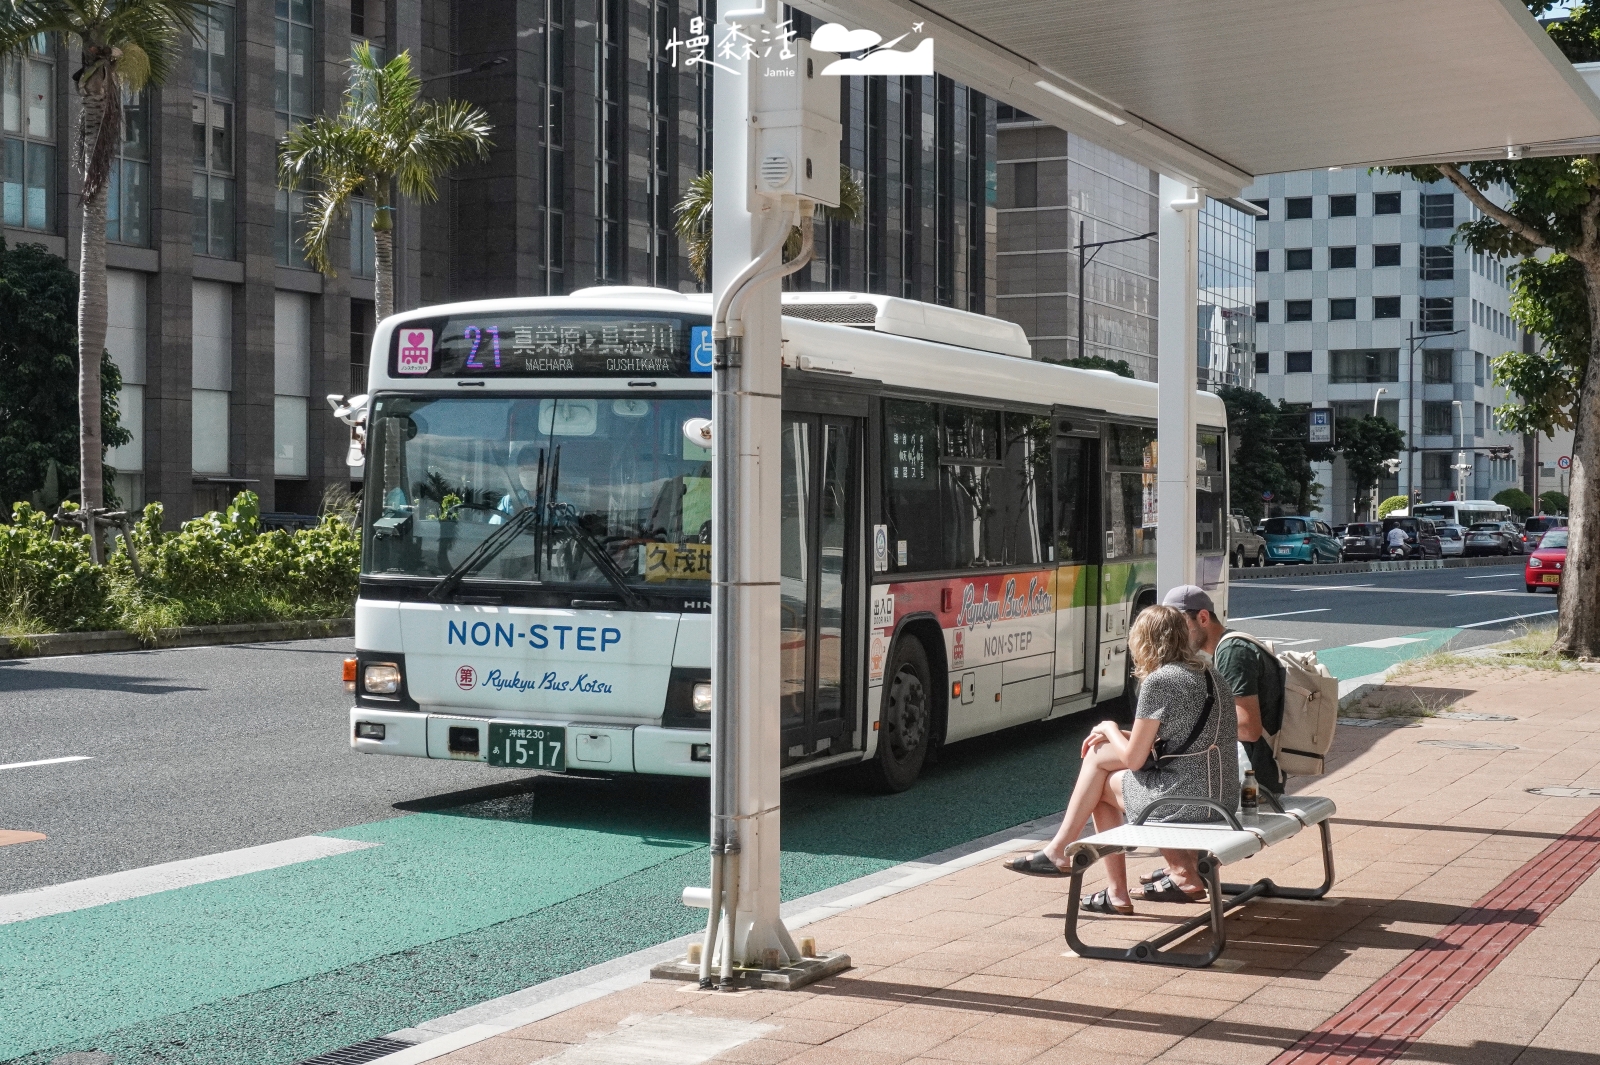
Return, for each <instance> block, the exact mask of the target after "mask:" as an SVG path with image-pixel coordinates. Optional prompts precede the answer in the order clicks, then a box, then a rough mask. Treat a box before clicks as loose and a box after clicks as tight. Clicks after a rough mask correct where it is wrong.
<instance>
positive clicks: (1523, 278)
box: [1397, 0, 1600, 656]
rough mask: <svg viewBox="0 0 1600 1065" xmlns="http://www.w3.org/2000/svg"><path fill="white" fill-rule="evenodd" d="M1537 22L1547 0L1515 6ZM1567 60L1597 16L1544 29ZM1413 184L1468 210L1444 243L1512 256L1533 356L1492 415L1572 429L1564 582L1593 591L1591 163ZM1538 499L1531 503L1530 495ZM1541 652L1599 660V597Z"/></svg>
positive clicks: (1596, 286) (1599, 505) (1596, 495)
mask: <svg viewBox="0 0 1600 1065" xmlns="http://www.w3.org/2000/svg"><path fill="white" fill-rule="evenodd" d="M1524 2H1525V3H1526V4H1527V6H1528V8H1529V10H1530V11H1532V12H1533V13H1534V14H1535V15H1542V14H1544V13H1545V12H1546V11H1548V10H1549V9H1550V8H1551V7H1552V6H1553V5H1552V3H1551V0H1524ZM1547 32H1548V33H1549V35H1550V38H1551V40H1552V41H1554V42H1555V44H1556V46H1557V47H1558V48H1560V49H1561V50H1562V52H1563V54H1565V55H1566V57H1567V58H1568V59H1569V60H1571V61H1572V62H1586V61H1590V60H1593V59H1596V58H1600V10H1597V9H1596V7H1595V6H1594V5H1592V4H1585V5H1582V6H1577V7H1573V8H1572V9H1571V10H1570V11H1569V13H1568V17H1567V18H1566V19H1565V20H1563V21H1561V22H1557V23H1552V24H1551V25H1550V26H1549V28H1548V31H1547ZM1397 172H1400V173H1406V174H1409V175H1411V176H1412V177H1415V178H1416V179H1418V180H1419V181H1426V182H1432V181H1438V180H1440V179H1441V178H1443V179H1446V180H1448V181H1449V182H1450V183H1451V184H1452V185H1454V186H1455V187H1456V188H1457V189H1459V190H1461V192H1462V194H1463V195H1465V196H1466V197H1467V199H1468V200H1470V201H1471V202H1472V204H1473V206H1475V207H1476V208H1477V209H1478V211H1479V212H1480V217H1479V218H1477V219H1476V220H1471V221H1468V222H1467V223H1465V224H1464V225H1461V226H1459V227H1457V230H1456V236H1455V239H1456V240H1457V241H1459V242H1461V243H1464V244H1466V245H1467V246H1468V247H1470V248H1472V249H1474V250H1476V251H1484V252H1489V253H1490V254H1494V255H1510V256H1519V257H1522V258H1523V261H1522V262H1521V263H1520V264H1519V266H1518V267H1517V269H1516V272H1515V277H1514V281H1513V283H1514V285H1515V292H1514V295H1513V299H1512V313H1513V316H1514V317H1515V318H1517V320H1518V321H1520V322H1522V323H1523V324H1524V325H1525V326H1527V327H1528V328H1529V329H1530V330H1532V331H1533V332H1535V333H1537V334H1538V335H1540V336H1541V337H1542V338H1543V339H1544V341H1545V350H1544V351H1542V352H1539V353H1536V354H1534V355H1526V354H1524V353H1521V352H1507V353H1506V354H1504V355H1501V356H1500V357H1499V358H1497V359H1496V360H1495V380H1496V381H1497V382H1498V383H1501V384H1505V385H1507V386H1508V387H1509V388H1511V389H1512V390H1513V391H1514V392H1515V393H1516V395H1517V396H1518V398H1519V401H1518V402H1513V403H1510V404H1508V405H1506V406H1505V407H1502V408H1500V409H1499V410H1497V411H1496V413H1497V414H1498V415H1499V416H1500V419H1501V422H1502V424H1504V425H1506V426H1507V427H1508V428H1510V429H1512V430H1514V431H1519V432H1530V431H1541V432H1549V431H1550V430H1551V429H1552V428H1554V427H1558V426H1559V427H1570V428H1571V429H1572V430H1573V448H1572V480H1571V490H1572V498H1573V505H1572V510H1571V540H1570V544H1571V546H1570V547H1569V548H1568V550H1567V561H1566V578H1565V581H1564V583H1567V584H1569V585H1572V586H1576V587H1579V588H1594V587H1595V586H1596V584H1597V583H1600V358H1595V357H1594V347H1595V344H1596V343H1597V342H1600V319H1597V316H1600V154H1588V155H1572V156H1564V157H1558V158H1543V159H1496V160H1488V161H1476V162H1463V163H1441V164H1439V165H1437V166H1411V167H1400V168H1397ZM1536 256H1537V257H1536ZM1541 501H1542V497H1541ZM1559 611H1560V612H1559V615H1558V621H1557V627H1556V638H1555V641H1554V643H1553V644H1552V650H1554V651H1555V652H1556V653H1557V654H1561V655H1566V656H1597V655H1600V596H1594V595H1563V596H1562V597H1561V602H1560V604H1559Z"/></svg>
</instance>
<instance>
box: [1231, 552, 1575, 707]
mask: <svg viewBox="0 0 1600 1065" xmlns="http://www.w3.org/2000/svg"><path fill="white" fill-rule="evenodd" d="M1282 572H1283V573H1284V576H1281V577H1272V578H1267V579H1261V580H1248V581H1235V582H1234V583H1233V585H1232V587H1231V588H1230V590H1229V612H1228V613H1229V624H1230V625H1232V626H1233V627H1235V628H1239V629H1242V630H1244V631H1246V632H1249V633H1251V634H1253V635H1256V636H1262V637H1266V638H1269V639H1271V640H1273V641H1274V642H1275V644H1276V645H1277V646H1278V647H1279V649H1281V650H1297V651H1316V652H1317V653H1318V655H1319V656H1320V657H1322V658H1323V659H1324V660H1325V661H1326V662H1327V664H1328V666H1329V669H1330V670H1331V671H1332V672H1333V673H1334V675H1335V676H1338V677H1340V678H1341V679H1348V678H1350V677H1352V676H1359V675H1362V674H1363V673H1368V672H1372V670H1370V669H1366V668H1365V666H1366V665H1369V664H1372V663H1373V662H1375V661H1376V660H1377V658H1376V657H1375V656H1374V654H1373V653H1374V652H1379V651H1382V652H1387V656H1388V657H1390V658H1394V659H1396V660H1398V659H1399V658H1410V657H1413V656H1414V655H1415V654H1418V653H1427V652H1431V651H1435V650H1440V649H1446V650H1458V649H1462V648H1466V647H1474V646H1478V645H1482V644H1487V643H1494V642H1495V641H1497V640H1504V639H1506V638H1507V637H1509V636H1515V635H1517V634H1518V633H1520V632H1522V631H1523V630H1525V629H1526V628H1527V627H1529V626H1530V625H1538V624H1546V623H1549V622H1550V621H1551V620H1552V618H1553V617H1554V612H1555V608H1556V597H1555V595H1553V594H1552V593H1549V592H1539V593H1536V594H1530V593H1529V592H1527V591H1526V590H1525V588H1524V585H1523V560H1522V559H1521V558H1516V557H1513V558H1512V559H1511V560H1510V561H1509V562H1508V563H1507V565H1505V566H1504V567H1501V566H1485V567H1476V568H1470V569H1465V568H1464V569H1439V570H1404V571H1399V572H1390V573H1341V574H1331V575H1320V576H1309V577H1296V576H1295V575H1294V569H1293V568H1292V567H1282ZM1424 634H1426V635H1424ZM1395 641H1410V642H1405V643H1397V642H1395ZM1373 643H1380V644H1382V643H1387V644H1389V646H1387V647H1370V646H1369V647H1363V646H1362V645H1364V644H1365V645H1370V644H1373ZM1352 669H1359V670H1360V671H1361V672H1351V670H1352Z"/></svg>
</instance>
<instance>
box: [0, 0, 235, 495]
mask: <svg viewBox="0 0 1600 1065" xmlns="http://www.w3.org/2000/svg"><path fill="white" fill-rule="evenodd" d="M208 6H210V5H209V0H0V54H10V53H13V52H16V51H18V50H19V49H21V48H24V47H26V45H27V43H28V41H29V40H31V39H32V38H34V37H37V36H38V35H39V34H44V33H48V34H55V35H57V36H58V37H60V38H62V39H63V40H65V41H69V42H71V43H74V44H77V45H79V46H80V47H81V48H82V51H83V66H82V69H80V70H79V71H78V72H77V73H76V74H74V75H73V81H74V82H76V84H77V87H78V98H79V101H80V103H81V110H80V112H79V118H78V150H77V160H76V162H77V167H78V175H79V177H80V178H81V180H82V189H81V190H80V192H81V197H82V200H81V202H82V210H83V240H82V244H81V245H80V247H79V260H78V425H79V431H78V485H79V486H78V500H79V503H80V505H81V506H82V507H83V508H84V509H85V510H98V509H100V508H101V506H102V505H103V504H104V502H105V485H104V477H105V470H104V460H105V443H104V440H103V439H102V434H101V431H100V402H101V400H100V360H101V358H102V353H103V352H104V351H105V346H106V185H107V182H108V181H109V180H110V177H111V164H112V162H113V161H114V160H115V158H116V154H117V147H118V144H119V142H120V140H121V137H122V94H123V92H124V91H127V92H137V91H138V90H139V89H141V88H143V87H144V86H145V85H159V84H161V83H162V82H163V81H165V80H166V78H167V75H168V74H170V73H172V69H173V64H174V62H175V61H176V60H177V58H178V55H177V45H178V43H179V42H180V41H182V40H186V39H188V38H190V37H192V36H193V35H194V29H195V22H196V20H197V19H198V18H199V16H200V14H201V13H202V12H204V11H205V9H206V8H207V7H208Z"/></svg>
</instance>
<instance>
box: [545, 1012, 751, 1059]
mask: <svg viewBox="0 0 1600 1065" xmlns="http://www.w3.org/2000/svg"><path fill="white" fill-rule="evenodd" d="M776 1027H777V1026H776V1025H771V1024H757V1023H755V1022H753V1021H740V1020H734V1019H733V1018H731V1017H714V1016H707V1015H704V1014H688V1013H685V1014H676V1013H668V1014H663V1015H661V1016H657V1017H650V1018H647V1019H645V1020H642V1021H639V1022H638V1023H636V1024H628V1023H626V1022H623V1023H622V1024H621V1025H619V1026H618V1027H617V1029H616V1030H615V1031H611V1032H607V1033H606V1034H605V1035H602V1036H600V1037H598V1038H596V1039H591V1040H589V1042H587V1043H579V1044H577V1045H576V1046H572V1047H568V1048H567V1049H566V1050H563V1051H562V1052H561V1053H559V1054H557V1055H556V1056H555V1057H553V1058H548V1059H546V1060H547V1061H549V1062H550V1063H551V1065H555V1063H556V1062H560V1063H562V1065H633V1063H635V1062H637V1063H638V1065H700V1063H701V1062H703V1061H710V1060H711V1059H712V1058H714V1057H716V1056H717V1055H718V1054H721V1053H723V1052H725V1051H728V1050H732V1049H733V1048H734V1047H736V1046H739V1045H741V1044H743V1043H748V1042H750V1040H752V1039H756V1038H759V1037H760V1036H763V1035H765V1034H766V1033H768V1032H770V1031H773V1030H774V1029H775V1028H776Z"/></svg>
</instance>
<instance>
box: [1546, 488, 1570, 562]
mask: <svg viewBox="0 0 1600 1065" xmlns="http://www.w3.org/2000/svg"><path fill="white" fill-rule="evenodd" d="M1571 506H1572V501H1571V500H1570V499H1568V498H1567V497H1566V496H1564V495H1562V494H1561V493H1560V492H1556V491H1550V492H1541V493H1539V513H1541V514H1567V513H1569V510H1568V508H1569V507H1571ZM1569 535H1570V534H1569ZM1567 550H1568V551H1569V552H1570V551H1571V548H1568V549H1567Z"/></svg>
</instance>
